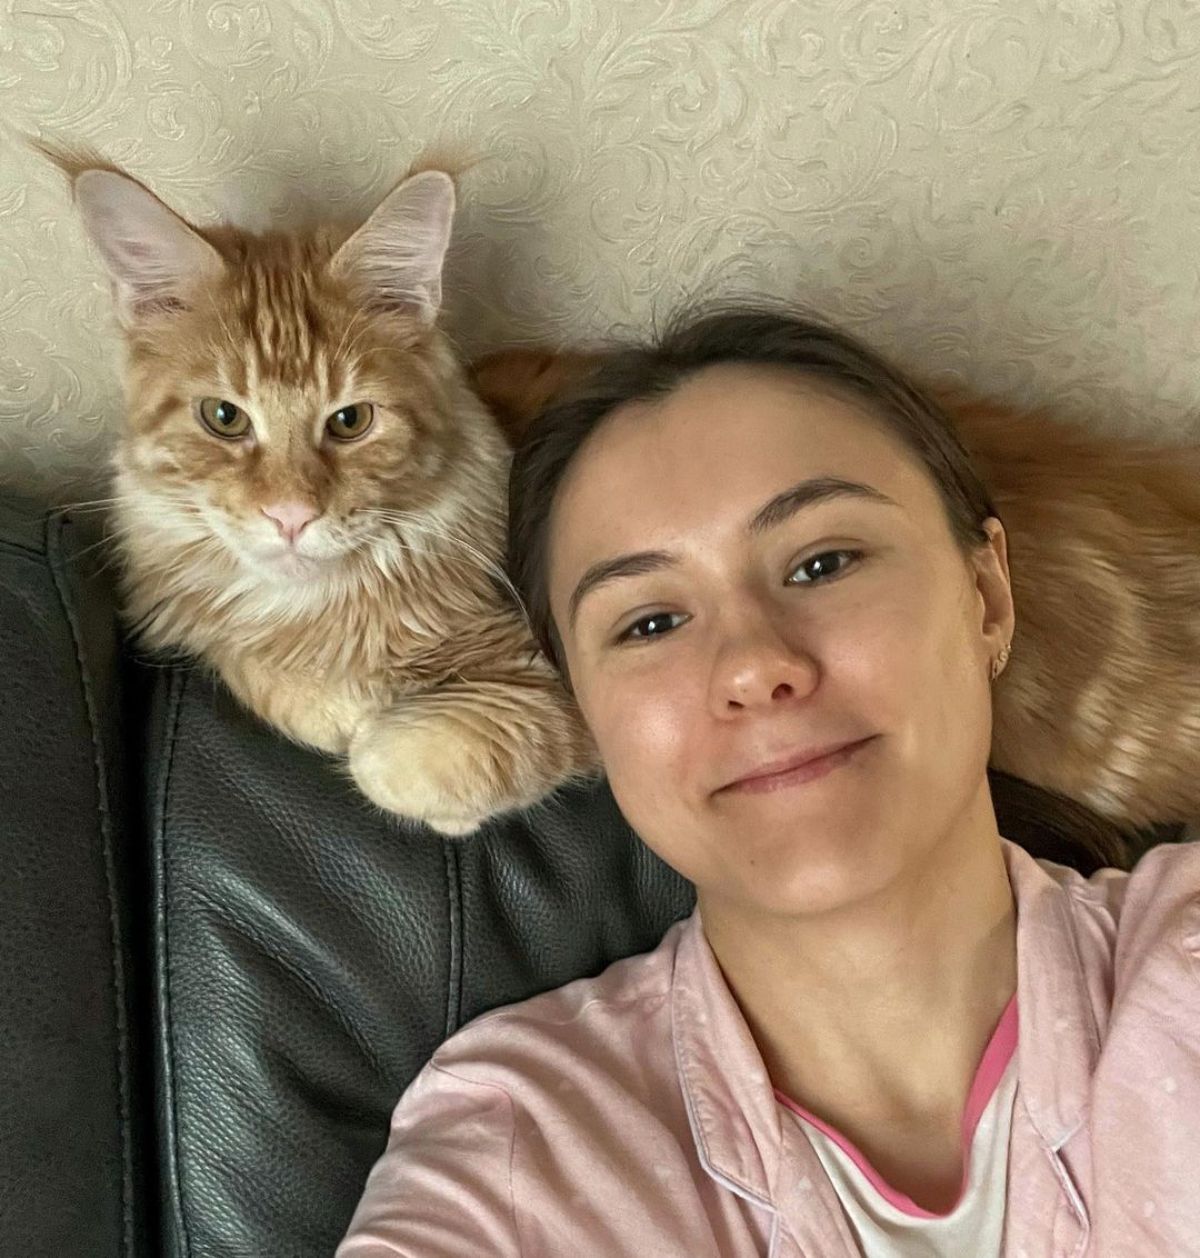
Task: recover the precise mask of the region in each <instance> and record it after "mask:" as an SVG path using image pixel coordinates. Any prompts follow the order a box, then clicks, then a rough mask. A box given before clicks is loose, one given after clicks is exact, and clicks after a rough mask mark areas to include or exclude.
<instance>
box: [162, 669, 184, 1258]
mask: <svg viewBox="0 0 1200 1258" xmlns="http://www.w3.org/2000/svg"><path fill="white" fill-rule="evenodd" d="M186 684H187V676H186V673H181V672H180V670H178V669H172V670H171V680H170V699H169V704H170V706H169V709H168V713H167V755H166V759H165V762H164V764H163V768H162V780H161V781H160V783H159V788H158V799H157V801H156V812H157V815H156V817H155V827H154V828H155V836H154V839H155V848H156V861H155V865H156V870H155V883H156V886H155V916H156V919H157V920H156V922H155V927H156V930H155V934H156V945H157V946H156V947H155V950H154V951H155V956H156V958H157V963H158V975H157V981H156V985H155V986H156V994H157V996H158V1004H159V1007H160V1009H161V1010H162V1039H161V1041H160V1054H159V1059H160V1068H161V1070H162V1075H163V1098H164V1102H165V1104H164V1106H163V1113H164V1121H165V1123H166V1125H167V1128H168V1139H167V1148H168V1161H169V1165H168V1175H167V1179H166V1187H167V1191H168V1193H169V1195H170V1205H171V1208H172V1212H173V1213H174V1216H175V1226H176V1228H177V1229H178V1233H179V1240H180V1243H181V1245H182V1246H183V1253H184V1255H185V1258H187V1256H188V1255H190V1254H191V1252H192V1247H191V1242H190V1240H189V1239H188V1231H187V1222H186V1216H185V1212H184V1208H183V1181H182V1179H181V1178H180V1174H179V1165H180V1157H179V1114H178V1112H177V1106H176V1096H175V1040H174V1034H173V1030H174V1026H173V1023H172V1020H171V983H170V964H169V963H170V945H169V931H168V929H167V845H166V834H167V809H168V800H169V796H170V790H171V778H172V774H173V773H174V768H175V748H176V746H177V745H178V738H179V714H180V711H181V709H182V706H183V689H184V687H185V685H186Z"/></svg>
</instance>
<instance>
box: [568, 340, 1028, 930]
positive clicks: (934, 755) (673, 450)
mask: <svg viewBox="0 0 1200 1258" xmlns="http://www.w3.org/2000/svg"><path fill="white" fill-rule="evenodd" d="M839 485H840V486H842V488H843V489H845V486H847V485H854V486H860V487H861V488H858V489H855V490H853V491H849V490H846V491H845V492H838V491H837V490H838V487H839ZM988 529H989V532H990V534H991V537H992V544H991V545H990V546H986V547H984V548H983V549H982V551H981V553H980V555H979V556H978V558H977V559H971V560H968V559H965V558H964V557H963V555H962V553H961V551H960V550H959V549H958V547H957V546H956V544H955V542H954V540H953V538H952V535H951V533H950V528H949V525H948V523H947V521H946V517H945V514H944V511H943V508H942V505H941V500H940V498H939V497H938V493H937V490H936V488H935V487H934V485H933V483H932V481H931V480H930V479H929V478H928V476H927V474H926V473H925V471H924V468H923V467H922V466H921V465H920V463H919V462H918V461H917V460H916V459H915V457H913V456H912V455H910V454H909V453H908V452H907V450H906V449H905V448H904V447H903V446H902V445H901V444H900V443H899V441H898V440H897V439H896V438H894V437H893V436H891V434H890V433H889V432H888V431H887V430H886V428H885V427H884V426H883V424H882V422H881V421H878V420H876V419H873V418H872V417H871V416H870V415H869V414H868V413H867V412H866V411H865V409H864V408H862V407H860V406H857V405H855V404H854V403H852V402H850V401H843V400H840V399H838V398H837V397H835V396H833V395H832V394H831V393H830V392H828V391H822V389H821V387H820V386H819V385H818V384H815V383H811V382H808V381H806V380H804V379H803V378H802V377H800V376H798V375H795V374H791V373H788V372H787V371H785V370H783V369H778V368H770V367H758V366H746V365H725V366H719V367H712V368H708V369H706V370H704V371H702V372H700V373H699V374H697V375H695V376H693V377H692V378H691V379H689V380H688V381H687V382H686V383H684V384H683V385H682V386H680V387H679V388H678V389H677V390H676V391H675V392H674V393H672V394H670V395H669V396H668V397H666V398H665V399H662V400H659V401H656V402H653V403H638V404H630V405H628V406H626V407H623V408H621V409H620V410H618V411H617V412H615V413H614V414H613V415H612V416H610V417H609V418H608V419H607V420H606V421H604V423H603V424H602V425H601V427H600V428H599V429H598V430H597V431H596V432H594V433H593V435H592V436H591V437H590V438H589V440H588V442H587V443H586V445H585V446H584V448H583V449H582V450H581V451H580V452H579V453H578V455H577V456H576V458H575V461H574V463H573V464H572V465H571V467H570V468H569V470H568V473H567V476H566V477H565V479H564V481H563V483H562V485H561V487H560V490H559V493H558V495H557V498H556V501H555V506H554V511H553V513H552V517H551V522H550V555H549V560H550V572H549V577H550V601H551V610H552V612H553V616H554V620H555V624H556V625H557V627H558V630H559V633H560V636H561V639H562V643H563V649H564V653H565V661H566V664H567V667H568V669H569V672H570V676H571V681H572V685H573V687H574V690H575V694H576V696H577V698H578V700H579V704H580V707H581V709H582V711H583V713H584V716H585V717H586V719H587V722H588V725H589V726H590V728H591V730H592V733H593V735H594V736H595V739H596V742H597V745H598V747H599V750H600V754H601V757H602V759H603V762H604V767H605V771H606V773H607V776H608V779H609V783H610V785H611V787H612V790H613V793H614V795H615V797H616V799H617V802H618V803H619V804H620V806H621V809H622V811H623V812H624V814H625V816H626V817H627V818H628V820H629V822H630V824H631V825H632V826H633V827H634V828H635V829H636V830H637V831H638V833H639V834H640V835H641V836H642V838H643V839H644V840H645V841H646V843H647V844H648V845H649V846H650V847H651V848H653V849H654V850H655V851H656V852H657V853H658V854H659V855H660V856H661V857H662V858H663V859H664V860H665V861H666V862H667V863H668V864H670V865H671V866H673V867H674V868H675V869H677V870H678V871H679V872H680V873H682V874H683V875H684V876H685V877H687V878H689V879H691V880H692V881H693V882H694V883H695V884H696V885H697V888H698V889H699V891H700V894H701V897H702V901H703V899H704V898H705V897H708V898H710V899H711V898H712V897H715V896H720V897H722V898H724V899H726V900H728V901H730V902H731V903H736V904H737V905H739V906H741V907H742V908H750V909H755V910H767V911H772V912H779V913H785V914H788V913H810V912H814V911H820V910H824V909H829V908H834V907H837V906H839V905H842V904H846V903H848V902H850V901H852V900H854V899H856V898H860V897H864V896H866V895H869V894H870V893H872V892H873V891H877V890H880V889H881V888H882V887H884V886H885V885H886V884H887V883H888V882H889V881H891V880H894V879H896V878H898V877H899V876H900V875H901V874H902V873H903V872H904V871H905V870H906V869H907V868H910V867H912V866H914V865H915V864H917V863H919V862H921V861H922V860H923V859H924V858H926V857H927V856H929V855H930V853H931V852H932V851H933V849H934V847H935V846H936V845H937V844H938V843H939V841H941V840H942V839H943V838H944V837H945V836H946V835H947V834H948V833H949V832H951V831H953V830H954V829H955V828H956V827H959V828H961V827H962V826H963V825H972V826H980V825H983V826H987V825H990V826H993V827H994V816H993V814H992V812H991V805H990V796H989V795H988V790H987V779H986V776H985V767H986V764H987V758H988V750H989V745H990V737H991V704H990V693H989V681H988V668H989V665H990V661H991V659H992V657H993V656H995V655H996V654H997V653H998V652H999V650H1000V648H1001V646H1002V645H1003V644H1004V643H1006V642H1007V641H1009V639H1010V637H1011V635H1012V624H1013V615H1012V605H1011V599H1010V595H1009V586H1008V573H1007V565H1006V559H1005V553H1004V537H1003V532H1002V530H1001V528H1000V525H999V522H998V521H991V522H989V524H988ZM847 743H853V744H857V746H855V747H853V748H852V749H851V750H850V751H849V752H848V753H843V754H842V755H840V756H834V757H833V758H832V759H829V760H826V761H824V762H823V763H818V764H817V765H815V766H810V767H809V768H808V769H805V768H803V767H800V768H797V767H795V766H796V765H797V764H798V763H800V762H803V761H804V760H806V759H807V758H808V757H810V756H811V755H812V754H814V753H815V752H818V751H820V750H821V749H823V748H828V747H830V746H836V745H843V744H847ZM814 768H817V769H823V770H824V771H823V772H820V773H819V774H816V775H814V773H813V772H812V770H813V769H814ZM993 833H994V830H993Z"/></svg>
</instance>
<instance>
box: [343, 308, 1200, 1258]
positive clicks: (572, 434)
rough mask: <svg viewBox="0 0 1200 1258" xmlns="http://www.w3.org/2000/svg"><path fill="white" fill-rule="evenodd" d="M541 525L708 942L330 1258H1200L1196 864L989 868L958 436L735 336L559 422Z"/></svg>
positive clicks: (982, 586) (995, 656) (469, 1032)
mask: <svg viewBox="0 0 1200 1258" xmlns="http://www.w3.org/2000/svg"><path fill="white" fill-rule="evenodd" d="M511 506H512V519H511V529H512V543H511V566H512V570H513V575H514V579H515V581H516V583H517V585H518V588H519V589H520V590H521V592H522V594H523V596H524V597H525V598H526V600H527V602H528V606H529V609H530V614H531V617H532V619H533V621H534V625H535V629H536V630H537V632H538V633H539V636H540V638H541V640H542V645H543V647H544V649H545V650H546V651H547V653H548V654H549V656H550V657H551V658H552V659H553V660H555V661H556V663H557V664H558V666H559V668H560V669H561V670H562V672H563V676H564V678H565V679H566V680H567V682H568V684H569V685H570V686H571V688H572V689H573V691H574V693H575V695H576V697H577V699H578V702H579V705H580V708H581V710H582V712H583V714H584V717H585V718H586V720H587V723H588V725H589V727H590V729H591V731H592V733H593V735H594V737H595V740H596V743H597V746H598V748H599V750H600V753H601V758H602V760H603V764H604V768H605V772H606V775H607V777H608V780H609V782H610V784H611V787H612V790H613V793H614V795H615V797H616V799H617V801H618V803H619V804H620V806H621V809H622V811H623V812H624V814H625V816H626V817H627V818H628V820H629V821H630V823H631V824H632V825H633V827H634V828H635V829H636V830H637V832H638V834H639V835H640V836H641V837H642V839H643V840H644V841H645V842H646V843H647V844H649V846H650V847H651V848H653V849H654V850H655V851H656V852H657V853H658V854H659V855H660V856H661V857H662V858H663V859H664V860H665V861H667V862H668V863H669V864H670V865H672V866H673V867H674V868H675V869H677V870H678V871H679V872H680V873H682V874H683V875H684V876H686V877H687V878H689V879H690V880H691V881H692V882H693V883H694V884H695V886H696V889H697V909H696V912H695V914H694V915H693V916H692V917H691V918H690V919H689V920H687V921H686V922H682V923H679V924H677V925H676V926H674V927H672V928H671V930H670V931H669V932H668V933H667V934H666V936H665V937H664V939H663V941H662V943H661V944H660V945H659V947H658V948H657V949H656V950H655V951H654V952H652V953H649V954H647V955H645V956H639V957H632V958H629V959H628V960H626V961H622V962H619V963H617V964H616V965H614V966H612V967H610V968H609V969H608V970H607V971H606V972H605V973H604V974H602V975H601V976H600V977H598V978H596V979H590V980H583V981H580V982H576V983H572V984H570V985H568V986H566V987H564V988H561V989H560V990H558V991H555V992H551V993H548V994H547V995H544V996H540V997H537V998H535V999H533V1000H530V1001H527V1002H524V1003H522V1004H520V1005H516V1006H513V1007H510V1008H507V1009H501V1010H498V1011H496V1012H494V1013H491V1014H488V1015H486V1016H484V1017H483V1018H480V1019H478V1020H477V1021H476V1022H474V1023H473V1024H472V1025H470V1026H469V1027H467V1028H465V1029H464V1030H463V1031H461V1032H460V1033H459V1034H457V1035H456V1036H454V1037H453V1038H451V1039H450V1040H449V1041H448V1042H447V1043H446V1044H445V1045H443V1047H442V1048H441V1049H440V1050H439V1051H438V1053H437V1054H436V1056H435V1057H434V1059H433V1061H432V1063H431V1064H430V1065H429V1066H428V1067H427V1068H426V1070H425V1071H424V1072H423V1073H422V1074H421V1075H420V1076H419V1077H418V1078H417V1080H416V1081H415V1082H414V1083H413V1085H412V1086H411V1088H410V1089H409V1090H408V1091H407V1092H406V1094H405V1095H404V1097H403V1098H402V1100H401V1102H400V1104H399V1106H398V1107H397V1109H396V1112H395V1116H394V1120H393V1125H392V1133H391V1140H390V1143H389V1146H388V1149H387V1151H386V1153H385V1154H384V1156H383V1157H382V1158H381V1159H380V1161H379V1163H378V1164H377V1166H376V1168H375V1170H374V1171H373V1173H372V1175H371V1178H370V1181H369V1183H368V1185H367V1189H366V1193H365V1195H364V1197H363V1200H362V1202H361V1203H360V1206H359V1208H358V1211H357V1212H356V1214H355V1217H354V1220H353V1223H352V1225H351V1229H350V1232H349V1235H348V1236H347V1238H346V1239H345V1241H344V1242H343V1244H342V1246H341V1248H340V1249H339V1251H338V1254H339V1258H395V1256H396V1255H401V1254H403V1255H406V1256H411V1258H466V1256H467V1255H472V1256H474V1255H489V1256H494V1258H502V1256H503V1258H509V1256H514V1258H515V1256H516V1255H524V1256H525V1258H540V1256H542V1255H545V1256H547V1258H551V1256H553V1258H563V1256H568V1255H578V1256H580V1258H583V1256H585V1255H586V1256H587V1258H592V1256H597V1258H599V1256H608V1255H613V1256H614V1258H615V1256H618V1255H630V1256H635V1255H636V1256H637V1258H651V1256H653V1258H660V1256H667V1255H671V1256H674V1255H678V1256H679V1258H717V1256H721V1258H740V1256H742V1255H747V1256H749V1255H764V1254H769V1255H771V1256H772V1258H784V1256H787V1258H799V1256H800V1255H805V1256H807V1258H841V1256H843V1255H846V1256H849V1255H860V1254H863V1255H923V1256H928V1258H936V1256H941V1255H947V1256H948V1255H954V1256H955V1258H965V1256H969V1258H987V1256H991V1255H999V1254H1005V1255H1012V1256H1014V1258H1015V1256H1016V1255H1023V1254H1027V1255H1031V1256H1033V1255H1036V1256H1038V1258H1041V1256H1043V1255H1062V1256H1063V1258H1067V1256H1068V1255H1083V1254H1096V1255H1102V1256H1103V1258H1109V1256H1111V1258H1126V1256H1130V1258H1132V1256H1133V1255H1137V1256H1139V1258H1141V1256H1143V1255H1144V1256H1147V1258H1149V1256H1150V1255H1161V1256H1163V1258H1167V1256H1178V1255H1184V1254H1197V1253H1200V1169H1198V1155H1200V850H1197V846H1196V845H1190V846H1189V845H1186V844H1185V845H1179V846H1173V845H1172V846H1163V847H1159V848H1156V849H1154V850H1152V851H1151V852H1150V853H1148V854H1147V855H1146V856H1145V857H1143V858H1142V860H1141V861H1140V863H1139V864H1138V865H1137V867H1136V869H1135V870H1134V872H1133V873H1132V874H1128V873H1120V872H1117V871H1116V870H1111V869H1109V870H1103V871H1101V872H1100V873H1098V874H1096V875H1095V876H1093V877H1092V878H1090V879H1086V878H1084V877H1083V876H1082V875H1080V874H1078V873H1075V872H1073V871H1072V870H1069V869H1067V868H1065V867H1063V866H1058V865H1053V864H1050V863H1048V862H1039V861H1036V860H1034V859H1033V858H1032V857H1031V856H1030V855H1029V854H1027V853H1026V852H1025V851H1023V850H1022V849H1021V848H1019V847H1017V846H1016V845H1015V844H1012V843H1010V842H1008V841H1007V840H1005V839H1004V838H1002V837H1001V835H1000V833H999V832H998V829H997V822H996V815H995V811H994V809H993V803H992V799H991V796H990V793H989V789H988V779H987V774H986V766H987V759H988V750H989V743H990V727H991V702H990V685H989V683H990V681H991V680H994V679H995V677H996V676H998V674H999V671H1000V669H1002V668H1003V666H1004V662H1005V660H1006V659H1007V656H1008V653H1009V644H1010V641H1011V639H1012V634H1013V628H1014V613H1013V606H1012V599H1011V595H1010V589H1009V578H1008V564H1007V557H1006V552H1005V535H1004V529H1003V527H1002V525H1001V523H1000V521H999V520H998V519H997V518H996V516H995V513H994V511H993V510H992V508H991V505H990V502H989V499H988V496H987V493H986V491H985V489H984V488H983V486H982V485H981V484H980V483H979V480H978V478H977V477H976V475H975V474H974V472H973V471H972V469H971V466H970V464H969V461H968V458H967V456H966V454H965V452H964V451H963V449H962V447H961V446H960V445H959V443H958V441H957V439H956V438H955V437H954V435H953V433H952V431H951V430H950V429H949V428H948V427H947V425H946V423H945V421H944V420H943V418H942V417H941V415H940V414H939V413H938V412H937V411H936V409H935V408H934V407H933V406H932V405H931V404H930V403H929V402H927V401H926V400H925V399H924V398H923V397H922V396H921V395H920V394H919V393H918V392H917V391H916V390H915V389H914V388H912V386H911V385H909V384H908V383H907V382H906V381H905V380H903V379H902V378H901V377H900V376H899V375H897V374H896V373H895V372H894V371H893V370H892V369H890V368H889V367H888V366H887V365H886V364H885V363H883V362H881V361H880V360H879V359H878V358H877V357H876V356H875V355H873V354H872V353H870V352H869V351H867V350H866V349H864V348H863V347H861V346H859V345H858V344H857V343H855V342H854V341H852V340H851V339H850V338H848V337H846V336H845V335H843V334H841V333H838V332H836V331H833V330H831V329H828V328H825V327H822V326H820V325H817V324H814V323H811V322H808V321H805V320H803V319H800V318H796V317H791V316H788V315H786V314H778V313H769V312H744V313H733V314H724V315H717V316H710V317H706V318H702V319H700V320H698V321H694V322H692V323H691V324H689V325H687V326H684V327H682V328H680V329H678V330H676V331H674V332H672V333H670V334H669V335H668V336H667V338H666V339H665V340H664V341H662V342H660V343H659V344H657V345H656V346H653V347H651V348H648V349H643V350H636V351H630V352H628V353H627V354H623V355H618V356H616V357H615V358H614V360H613V362H612V363H611V365H610V366H609V367H607V368H605V369H604V370H602V371H601V372H600V374H599V375H598V376H597V377H596V378H594V380H593V381H592V382H591V383H590V384H589V385H588V386H587V389H586V392H584V393H582V394H581V395H579V396H577V397H575V398H574V399H572V400H568V401H566V402H563V403H561V404H559V405H556V406H555V407H553V408H552V409H551V410H550V411H549V412H548V413H547V414H546V415H545V416H544V417H543V420H542V422H541V423H540V424H539V426H538V427H537V429H536V430H535V432H534V434H533V436H532V438H531V439H530V440H528V441H527V442H526V443H525V445H524V446H523V448H522V449H521V450H520V451H519V453H518V455H517V458H516V460H515V464H514V468H513V478H512V495H511Z"/></svg>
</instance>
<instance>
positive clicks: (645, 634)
mask: <svg viewBox="0 0 1200 1258" xmlns="http://www.w3.org/2000/svg"><path fill="white" fill-rule="evenodd" d="M686 619H687V617H686V616H684V615H681V614H680V613H678V612H652V613H651V614H650V615H649V616H642V617H641V618H640V619H638V620H635V621H634V622H633V624H631V625H630V626H629V627H628V628H627V629H624V630H622V631H621V633H620V635H619V636H618V638H617V641H618V642H629V641H631V640H632V641H636V640H638V639H646V638H661V637H662V636H663V634H664V633H670V632H671V630H672V629H677V628H679V626H680V625H681V624H682V623H683V622H684V621H685V620H686Z"/></svg>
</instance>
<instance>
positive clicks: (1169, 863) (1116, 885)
mask: <svg viewBox="0 0 1200 1258" xmlns="http://www.w3.org/2000/svg"><path fill="white" fill-rule="evenodd" d="M1037 863H1038V864H1039V865H1040V866H1041V867H1042V868H1043V870H1045V872H1046V873H1048V874H1049V875H1050V876H1051V877H1052V878H1053V879H1054V880H1055V882H1057V883H1058V884H1059V886H1060V887H1062V889H1063V890H1064V891H1065V892H1066V904H1067V906H1068V909H1069V912H1070V915H1071V917H1072V919H1073V923H1074V926H1075V934H1076V937H1077V939H1078V940H1079V942H1080V944H1081V945H1082V951H1083V953H1084V955H1085V956H1086V954H1087V952H1088V951H1092V950H1096V951H1101V952H1104V953H1107V954H1108V956H1109V957H1110V958H1111V962H1112V964H1113V967H1114V969H1115V971H1116V972H1117V973H1118V974H1120V973H1122V972H1123V973H1126V974H1129V973H1132V972H1136V971H1139V970H1141V969H1143V968H1144V966H1145V965H1146V964H1147V963H1148V962H1152V961H1154V962H1158V961H1167V962H1169V963H1172V964H1175V965H1178V964H1180V963H1183V964H1185V965H1187V966H1189V967H1190V968H1191V969H1192V970H1193V972H1194V974H1195V976H1197V977H1200V842H1194V841H1193V842H1181V843H1160V844H1158V845H1157V846H1155V847H1152V848H1151V849H1150V850H1149V851H1147V852H1146V853H1145V854H1144V855H1143V856H1142V857H1141V858H1140V859H1139V860H1138V862H1137V863H1136V864H1135V865H1134V867H1133V868H1132V869H1131V870H1117V869H1101V870H1099V871H1097V872H1096V873H1094V874H1092V875H1091V876H1090V877H1084V876H1083V875H1082V874H1080V873H1077V872H1076V871H1074V870H1070V869H1066V868H1065V867H1063V866H1061V865H1054V864H1051V863H1050V862H1047V861H1038V862H1037Z"/></svg>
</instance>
